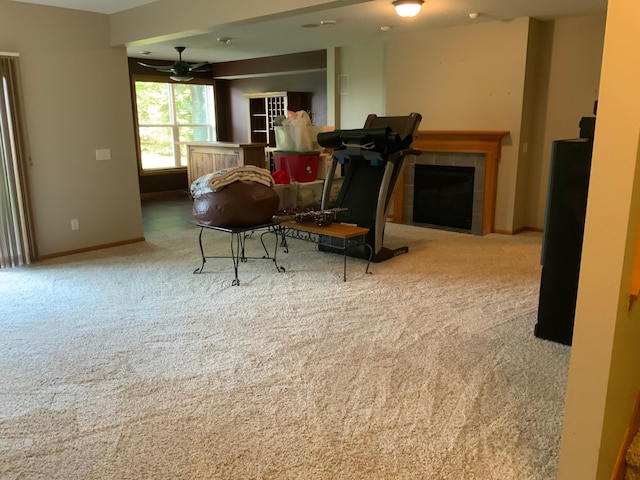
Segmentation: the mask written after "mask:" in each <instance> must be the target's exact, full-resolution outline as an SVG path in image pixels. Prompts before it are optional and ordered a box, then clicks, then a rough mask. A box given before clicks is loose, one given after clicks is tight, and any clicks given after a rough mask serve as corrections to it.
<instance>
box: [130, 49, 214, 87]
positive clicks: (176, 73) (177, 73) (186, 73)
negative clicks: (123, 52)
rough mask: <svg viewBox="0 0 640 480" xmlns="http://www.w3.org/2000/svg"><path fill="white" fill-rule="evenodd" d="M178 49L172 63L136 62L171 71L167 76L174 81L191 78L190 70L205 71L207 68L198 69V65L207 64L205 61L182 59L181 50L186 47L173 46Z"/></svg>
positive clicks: (161, 70)
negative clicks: (174, 60) (150, 63)
mask: <svg viewBox="0 0 640 480" xmlns="http://www.w3.org/2000/svg"><path fill="white" fill-rule="evenodd" d="M174 48H175V49H176V50H177V51H178V56H179V58H178V60H177V61H176V62H174V63H173V65H149V64H147V63H143V62H138V64H139V65H142V66H143V67H149V68H155V69H156V70H157V71H159V72H167V73H173V75H171V76H170V77H169V78H170V79H171V80H175V81H176V82H188V81H189V80H193V75H191V72H206V71H207V70H208V68H205V69H202V70H198V69H199V68H200V67H203V66H204V65H207V62H202V63H189V62H183V61H182V52H184V50H185V48H186V47H174Z"/></svg>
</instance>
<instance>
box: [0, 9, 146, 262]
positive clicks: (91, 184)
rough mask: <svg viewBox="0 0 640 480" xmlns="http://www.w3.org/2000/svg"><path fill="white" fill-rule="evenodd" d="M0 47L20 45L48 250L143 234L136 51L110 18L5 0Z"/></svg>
mask: <svg viewBox="0 0 640 480" xmlns="http://www.w3.org/2000/svg"><path fill="white" fill-rule="evenodd" d="M0 51H9V52H18V53H19V54H20V65H21V70H22V84H23V87H24V99H25V108H26V117H27V128H28V134H29V143H30V147H31V154H32V160H33V166H32V168H31V169H30V171H29V175H30V178H31V185H32V196H33V205H34V211H35V223H36V225H35V230H36V241H37V246H38V249H39V253H40V254H41V255H50V254H56V253H60V252H67V251H72V250H76V249H83V248H88V247H92V246H97V245H104V244H110V243H115V242H122V241H130V240H133V239H140V238H141V237H142V235H143V233H142V218H141V208H140V196H139V188H138V179H137V161H136V150H135V140H134V129H133V116H132V110H131V96H130V93H129V79H128V67H127V54H126V51H125V50H124V49H122V48H113V47H111V46H110V38H109V18H108V17H107V16H106V15H99V14H91V13H86V12H80V11H76V10H64V9H59V8H50V7H43V6H39V5H30V4H24V3H17V2H8V1H5V0H0ZM106 148H109V149H111V157H112V159H111V160H109V161H96V159H95V150H96V149H106ZM74 218H75V219H78V221H79V225H80V229H79V230H77V231H72V230H71V219H74Z"/></svg>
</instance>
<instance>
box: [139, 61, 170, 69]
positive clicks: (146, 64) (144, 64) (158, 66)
mask: <svg viewBox="0 0 640 480" xmlns="http://www.w3.org/2000/svg"><path fill="white" fill-rule="evenodd" d="M138 65H142V66H143V67H149V68H166V67H167V65H149V64H148V63H143V62H138ZM169 68H171V67H169Z"/></svg>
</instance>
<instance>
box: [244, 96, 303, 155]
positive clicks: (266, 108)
mask: <svg viewBox="0 0 640 480" xmlns="http://www.w3.org/2000/svg"><path fill="white" fill-rule="evenodd" d="M245 97H246V98H247V114H248V119H247V121H248V127H249V137H248V138H249V142H251V143H266V144H267V146H268V147H269V148H275V146H276V137H275V131H274V129H273V126H274V125H273V122H274V120H275V118H276V117H278V116H279V115H286V114H287V110H291V111H294V112H297V111H299V110H304V111H306V112H309V111H310V110H311V93H309V92H263V93H247V94H245Z"/></svg>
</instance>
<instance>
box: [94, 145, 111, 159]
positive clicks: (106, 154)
mask: <svg viewBox="0 0 640 480" xmlns="http://www.w3.org/2000/svg"><path fill="white" fill-rule="evenodd" d="M96 160H111V149H110V148H99V149H97V150H96Z"/></svg>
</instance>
